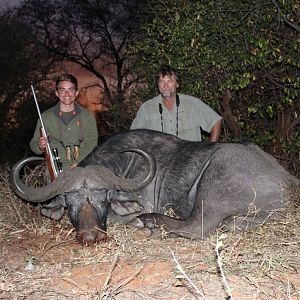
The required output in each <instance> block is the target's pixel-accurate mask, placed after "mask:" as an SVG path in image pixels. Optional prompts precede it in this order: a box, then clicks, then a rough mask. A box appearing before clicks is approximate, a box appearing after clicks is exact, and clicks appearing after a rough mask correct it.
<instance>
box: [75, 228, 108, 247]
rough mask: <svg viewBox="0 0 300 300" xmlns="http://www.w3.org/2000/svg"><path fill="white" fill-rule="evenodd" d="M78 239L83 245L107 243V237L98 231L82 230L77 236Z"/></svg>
mask: <svg viewBox="0 0 300 300" xmlns="http://www.w3.org/2000/svg"><path fill="white" fill-rule="evenodd" d="M77 239H78V240H79V242H81V243H82V244H83V245H87V246H89V245H92V244H94V243H100V242H105V241H106V240H107V235H106V234H105V233H103V232H99V231H98V230H82V231H79V232H78V234H77Z"/></svg>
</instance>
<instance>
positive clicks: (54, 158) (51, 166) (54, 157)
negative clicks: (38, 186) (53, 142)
mask: <svg viewBox="0 0 300 300" xmlns="http://www.w3.org/2000/svg"><path fill="white" fill-rule="evenodd" d="M31 90H32V94H33V98H34V102H35V105H36V109H37V112H38V115H39V120H40V123H41V128H40V133H41V136H42V137H45V138H46V139H47V145H46V149H45V160H46V162H47V168H48V171H49V174H50V178H51V181H53V180H54V179H55V178H57V177H58V175H59V174H60V173H61V172H62V171H63V170H62V164H61V162H60V160H59V156H58V152H57V149H56V148H55V149H53V152H52V150H51V147H50V143H49V141H48V136H47V132H46V129H45V126H44V122H43V119H42V115H41V111H40V108H39V104H38V102H37V98H36V95H35V91H34V88H33V85H31Z"/></svg>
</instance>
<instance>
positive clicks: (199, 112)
mask: <svg viewBox="0 0 300 300" xmlns="http://www.w3.org/2000/svg"><path fill="white" fill-rule="evenodd" d="M157 85H158V89H159V92H160V94H159V95H158V96H156V97H154V98H153V99H150V100H148V101H146V102H145V103H144V104H143V105H142V106H141V107H140V109H139V111H138V112H137V115H136V117H135V119H134V120H133V122H132V124H131V127H130V129H138V128H143V129H153V130H157V131H162V132H165V133H169V134H172V135H175V136H177V137H179V138H182V139H185V140H189V141H201V140H202V137H201V130H204V131H206V132H207V133H209V134H210V138H209V140H210V141H211V142H216V141H218V138H219V135H220V130H221V123H222V117H221V116H220V115H218V114H217V113H216V112H215V111H214V110H213V109H211V108H210V107H209V106H208V105H207V104H205V103H204V102H203V101H201V100H200V99H198V98H195V97H192V96H188V95H184V94H178V93H177V89H178V87H179V80H178V74H177V72H176V70H174V69H173V68H171V67H169V66H166V67H162V68H161V69H160V70H159V72H158V75H157Z"/></svg>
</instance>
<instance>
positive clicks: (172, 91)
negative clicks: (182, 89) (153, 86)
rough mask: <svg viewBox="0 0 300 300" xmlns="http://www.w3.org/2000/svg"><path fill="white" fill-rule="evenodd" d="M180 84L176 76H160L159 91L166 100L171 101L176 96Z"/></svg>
mask: <svg viewBox="0 0 300 300" xmlns="http://www.w3.org/2000/svg"><path fill="white" fill-rule="evenodd" d="M178 86H179V84H178V82H177V80H176V77H175V76H174V75H166V76H162V75H160V76H159V80H158V89H159V91H160V93H161V95H162V96H163V98H165V99H166V100H169V99H170V98H172V97H173V96H174V95H176V90H177V88H178Z"/></svg>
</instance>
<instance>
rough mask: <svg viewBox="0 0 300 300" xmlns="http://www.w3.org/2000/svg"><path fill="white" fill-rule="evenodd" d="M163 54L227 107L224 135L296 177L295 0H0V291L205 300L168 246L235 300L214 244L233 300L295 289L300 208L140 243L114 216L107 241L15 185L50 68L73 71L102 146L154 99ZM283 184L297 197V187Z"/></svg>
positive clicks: (190, 88)
mask: <svg viewBox="0 0 300 300" xmlns="http://www.w3.org/2000/svg"><path fill="white" fill-rule="evenodd" d="M165 64H169V65H171V66H172V67H174V68H176V69H177V70H178V72H179V76H180V82H181V85H180V92H181V93H184V94H188V95H192V96H195V97H197V98H199V99H201V100H202V101H204V102H205V103H207V104H208V105H210V106H211V107H212V108H213V109H214V110H216V111H217V112H218V113H219V114H220V115H221V116H222V117H223V124H222V129H221V135H220V139H219V140H220V142H252V143H254V144H256V145H258V146H259V147H261V148H262V149H263V150H265V151H266V152H268V153H270V154H271V155H272V156H274V157H275V158H276V159H277V160H278V161H279V163H280V164H281V165H283V166H284V167H285V168H286V169H287V170H288V171H289V172H290V173H291V174H293V175H295V176H297V177H298V178H299V177H300V4H299V0H290V1H285V0H270V1H265V0H255V1H237V0H220V1H195V0H156V1H154V0H86V1H82V0H64V1H63V0H48V1H45V0H23V1H22V0H20V1H16V0H15V1H8V0H7V1H4V0H0V126H1V130H0V142H1V147H0V173H1V176H0V178H1V180H0V192H1V201H0V211H2V213H1V214H0V233H1V238H2V242H1V247H0V249H1V252H0V254H1V260H0V279H1V280H0V298H1V299H2V295H3V299H121V298H122V299H200V297H201V296H200V294H199V293H198V292H197V291H196V292H192V291H191V290H193V288H191V286H189V289H187V288H186V286H185V285H184V284H182V278H183V276H182V274H181V273H180V271H178V270H180V268H178V266H177V267H176V268H174V265H173V260H172V257H171V256H170V251H169V250H167V249H170V248H171V249H172V250H173V251H175V250H176V251H177V252H176V251H175V252H176V253H177V255H178V256H180V258H181V262H182V266H183V268H184V269H185V270H188V273H189V274H190V276H191V279H192V280H194V282H196V283H197V284H198V286H199V287H205V289H206V292H207V294H206V295H207V299H217V300H218V299H233V298H229V296H228V292H226V291H225V292H224V288H223V285H222V280H221V279H220V272H219V271H218V270H217V268H216V266H215V263H214V262H213V261H214V258H215V253H214V251H215V250H214V247H215V245H216V244H217V245H220V243H221V244H222V246H220V247H223V248H222V249H223V250H222V251H224V252H222V253H223V254H224V255H225V256H226V258H225V257H224V258H223V259H224V261H223V262H224V263H225V271H226V272H227V274H230V275H229V283H230V284H231V285H233V286H234V287H235V290H234V291H235V294H234V296H235V298H236V299H242V300H243V299H245V300H246V299H289V300H294V299H295V300H296V299H300V293H299V291H300V282H299V272H300V269H299V267H300V260H299V257H300V254H299V249H300V240H299V237H300V232H299V230H300V229H299V228H300V224H299V222H300V217H299V205H298V206H297V205H296V206H295V207H293V208H292V209H291V211H288V212H287V213H286V214H285V215H284V220H283V221H278V222H275V221H274V223H272V222H271V223H270V224H267V225H266V226H265V227H264V226H262V227H260V228H258V229H257V231H254V232H250V233H247V234H236V235H233V234H231V233H228V235H225V236H223V235H222V236H221V237H219V236H217V237H215V236H212V237H211V238H209V239H208V240H207V241H200V242H196V241H186V240H184V239H179V238H177V239H169V240H168V239H165V238H164V237H161V238H159V239H156V240H152V241H151V240H150V239H148V240H146V241H141V240H136V239H135V238H133V237H132V232H131V231H130V230H128V231H126V230H127V229H126V230H125V234H124V228H123V227H121V229H120V227H117V226H115V227H111V228H110V230H111V232H110V233H111V235H112V236H115V238H112V239H111V240H109V241H108V242H107V244H105V245H104V246H99V245H97V246H95V247H94V248H89V249H87V248H84V247H81V246H78V244H76V242H75V241H74V237H72V234H73V231H72V226H71V225H70V222H69V221H68V219H67V218H66V219H64V220H63V221H62V222H57V223H54V222H53V221H51V220H47V219H45V218H42V217H41V216H40V213H39V207H38V206H37V205H35V206H34V205H30V204H28V203H25V202H23V201H21V200H20V199H19V198H17V197H16V195H15V194H14V193H13V192H12V190H11V189H10V186H9V179H8V174H9V171H10V167H11V166H12V165H13V164H14V163H15V162H16V161H18V160H19V159H22V158H25V157H27V156H31V155H33V153H32V152H31V150H30V148H29V142H30V139H31V138H32V135H33V132H34V128H35V125H36V122H37V118H38V115H37V112H36V108H35V104H34V101H33V96H32V93H31V88H30V85H31V84H33V85H34V87H35V90H36V95H37V98H38V101H39V105H40V109H41V111H44V110H46V109H47V108H49V107H51V106H53V105H54V104H55V103H56V102H57V99H56V97H55V94H54V84H55V80H56V78H57V77H58V76H59V75H60V74H62V73H65V72H70V73H72V74H74V75H75V76H76V77H77V78H78V81H79V88H80V94H79V97H78V102H79V103H80V104H81V105H83V106H85V107H87V108H88V109H89V110H90V111H92V112H93V113H94V114H95V117H96V120H97V126H98V132H99V143H101V142H102V141H104V140H105V139H107V138H108V137H109V136H112V135H114V134H116V133H119V132H122V131H123V130H127V129H128V128H129V127H130V124H131V122H132V120H133V118H134V116H135V114H136V112H137V110H138V108H139V107H140V105H141V104H142V103H143V102H145V101H147V100H148V99H150V98H152V97H154V96H155V95H157V93H158V91H157V88H156V85H155V75H156V73H157V70H158V69H159V68H160V66H161V65H165ZM291 194H292V195H293V197H294V198H295V199H298V200H297V201H298V203H299V189H298V190H295V191H294V192H291ZM297 201H296V202H297ZM219 238H220V239H221V241H219V240H217V242H216V239H219ZM168 241H169V242H168ZM219 242H220V243H219ZM141 249H142V250H141ZM174 249H175V250H174ZM132 260H133V261H132ZM31 263H32V264H33V266H34V267H35V269H34V271H33V272H31V271H32V270H33V269H32V270H30V264H31ZM28 266H29V267H28ZM28 268H29V269H28ZM139 268H140V273H139V272H138V269H139ZM175 269H176V270H175ZM113 271H116V272H115V273H114V272H113ZM178 273H180V274H178ZM103 274H105V275H103ZM149 274H152V275H153V274H158V275H157V277H155V276H154V275H153V277H149V276H150V275H149ZM152 275H151V276H152ZM149 278H150V279H149ZM50 279H51V280H50ZM126 280H128V281H126ZM147 280H149V281H147ZM163 280H165V281H163ZM122 284H123V285H122ZM126 288H128V290H129V291H130V293H129V294H127V292H128V290H127V289H126ZM132 290H134V293H132ZM187 290H188V292H187ZM221 291H223V294H222V292H221ZM226 296H227V297H226ZM202 298H203V297H201V299H202Z"/></svg>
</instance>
